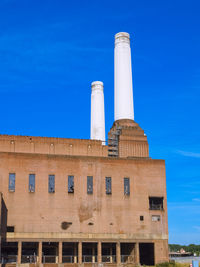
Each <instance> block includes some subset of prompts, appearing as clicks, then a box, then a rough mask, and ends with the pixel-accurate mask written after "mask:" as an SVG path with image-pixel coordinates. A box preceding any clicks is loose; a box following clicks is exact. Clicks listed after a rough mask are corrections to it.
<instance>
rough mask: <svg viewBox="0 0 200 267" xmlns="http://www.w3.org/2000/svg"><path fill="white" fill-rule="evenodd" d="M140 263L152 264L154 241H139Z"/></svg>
mask: <svg viewBox="0 0 200 267" xmlns="http://www.w3.org/2000/svg"><path fill="white" fill-rule="evenodd" d="M139 250H140V264H141V265H154V243H140V244H139Z"/></svg>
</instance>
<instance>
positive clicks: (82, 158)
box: [0, 33, 168, 266]
mask: <svg viewBox="0 0 200 267" xmlns="http://www.w3.org/2000/svg"><path fill="white" fill-rule="evenodd" d="M115 46H116V47H115V122H114V124H113V126H112V128H111V129H110V131H109V133H108V142H107V145H105V140H104V136H105V125H104V123H105V122H104V100H103V83H101V82H95V83H93V85H92V103H93V104H92V106H91V108H92V116H93V115H94V116H93V117H92V118H91V135H92V136H91V138H92V139H91V140H81V139H65V138H45V137H30V136H29V137H28V136H12V135H11V136H8V135H1V136H0V191H1V192H2V196H3V197H2V200H3V201H4V202H5V206H6V208H7V210H8V217H7V233H6V237H7V240H6V242H5V240H4V242H2V244H1V246H2V247H1V252H2V258H3V260H4V262H17V263H18V264H20V263H35V262H37V263H58V264H60V263H66V264H67V263H70V264H74V265H76V264H82V263H85V264H86V263H87V264H92V263H102V264H105V265H106V264H109V263H112V264H113V265H120V264H126V263H134V264H139V263H140V264H145V265H154V264H156V263H159V262H164V261H168V225H167V197H166V177H165V162H164V160H155V159H152V158H150V157H149V146H148V142H147V137H146V135H145V134H144V131H143V130H142V129H141V128H140V126H139V125H138V124H137V123H136V122H135V121H134V112H133V95H132V94H133V91H132V72H131V54H130V39H129V34H127V33H119V34H117V35H116V37H115ZM94 103H95V104H94ZM96 139H98V140H96ZM4 217H5V216H4ZM0 229H1V228H0ZM88 266H89V265H88Z"/></svg>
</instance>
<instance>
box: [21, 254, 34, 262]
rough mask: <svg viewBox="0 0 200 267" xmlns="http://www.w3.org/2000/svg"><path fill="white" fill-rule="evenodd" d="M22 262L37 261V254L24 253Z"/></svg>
mask: <svg viewBox="0 0 200 267" xmlns="http://www.w3.org/2000/svg"><path fill="white" fill-rule="evenodd" d="M21 262H22V263H36V262H37V256H36V255H22V256H21Z"/></svg>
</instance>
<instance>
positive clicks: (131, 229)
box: [0, 152, 167, 239]
mask: <svg viewBox="0 0 200 267" xmlns="http://www.w3.org/2000/svg"><path fill="white" fill-rule="evenodd" d="M13 172H14V173H15V174H16V185H15V192H8V177H9V173H13ZM29 173H35V175H36V189H35V193H30V192H29V191H28V176H29ZM49 174H55V193H48V175H49ZM68 175H74V182H75V192H74V194H69V193H68V192H67V176H68ZM87 176H93V177H94V192H93V194H92V195H88V194H87ZM105 177H112V194H111V195H106V193H105ZM124 177H129V178H130V196H125V195H124V184H123V178H124ZM0 187H1V188H2V191H3V193H4V196H5V201H6V204H7V207H8V210H9V213H8V225H10V226H12V225H14V226H15V234H17V233H23V236H25V235H26V234H27V235H28V234H35V235H34V236H35V237H36V236H37V235H36V234H37V233H40V235H38V237H40V238H42V236H49V237H52V236H56V235H57V237H58V236H59V234H61V236H66V237H71V238H72V237H73V234H78V235H84V234H85V235H86V236H87V234H88V233H90V234H94V236H95V237H97V236H98V235H99V234H101V236H102V237H104V238H111V236H112V235H113V234H116V237H117V236H118V235H120V237H123V238H131V236H132V237H133V236H134V237H135V238H138V239H143V238H145V239H148V238H149V239H152V238H153V237H156V238H159V239H162V238H164V239H166V238H167V203H166V186H165V164H164V161H162V160H152V159H110V158H98V157H75V156H74V157H73V156H56V155H36V154H22V153H3V152H2V153H0ZM149 196H163V197H164V211H151V210H149V199H148V198H149ZM154 214H160V216H161V221H160V222H152V221H151V216H152V215H154ZM140 216H144V221H140ZM63 221H66V222H71V223H72V224H71V225H70V227H69V228H68V229H67V230H63V229H62V228H61V223H62V222H63ZM161 222H162V223H161ZM91 223H92V225H91ZM155 224H156V227H155ZM45 233H46V235H45ZM50 233H51V234H50ZM10 235H11V236H12V233H11V234H10ZM13 236H14V234H13ZM118 237H119V236H118Z"/></svg>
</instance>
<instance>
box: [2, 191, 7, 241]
mask: <svg viewBox="0 0 200 267" xmlns="http://www.w3.org/2000/svg"><path fill="white" fill-rule="evenodd" d="M0 208H1V210H0V236H1V241H3V242H4V241H5V240H6V231H7V213H8V210H7V208H6V204H5V202H4V199H3V196H2V194H0Z"/></svg>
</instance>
